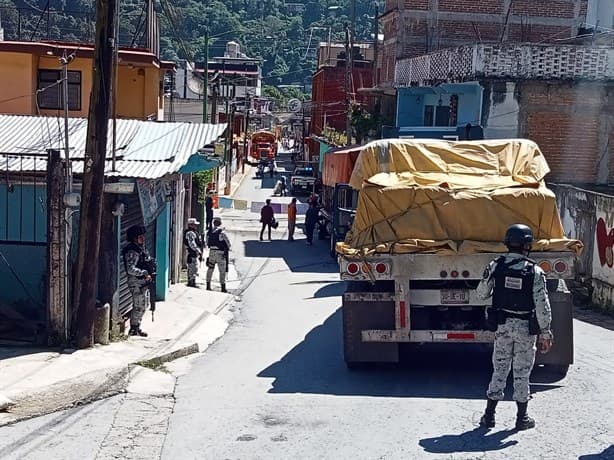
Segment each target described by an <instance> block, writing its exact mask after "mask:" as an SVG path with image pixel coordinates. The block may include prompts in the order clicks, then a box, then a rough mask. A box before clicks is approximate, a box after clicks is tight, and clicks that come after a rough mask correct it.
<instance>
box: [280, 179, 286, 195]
mask: <svg viewBox="0 0 614 460" xmlns="http://www.w3.org/2000/svg"><path fill="white" fill-rule="evenodd" d="M279 182H280V183H281V187H280V188H281V196H287V195H288V186H287V185H286V176H283V175H282V176H280V177H279Z"/></svg>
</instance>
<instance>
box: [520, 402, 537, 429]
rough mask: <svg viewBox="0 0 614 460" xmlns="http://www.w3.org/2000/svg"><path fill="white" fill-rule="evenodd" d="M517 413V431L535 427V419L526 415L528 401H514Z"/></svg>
mask: <svg viewBox="0 0 614 460" xmlns="http://www.w3.org/2000/svg"><path fill="white" fill-rule="evenodd" d="M516 405H517V406H518V413H517V414H516V429H517V430H519V431H522V430H529V429H531V428H535V420H534V419H533V418H531V417H529V416H528V415H527V406H528V405H529V403H526V402H524V403H521V402H516Z"/></svg>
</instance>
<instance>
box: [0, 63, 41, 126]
mask: <svg viewBox="0 0 614 460" xmlns="http://www.w3.org/2000/svg"><path fill="white" fill-rule="evenodd" d="M32 60H33V59H32V56H31V55H28V54H21V53H0V113H8V114H15V115H30V114H32V113H33V112H32V111H33V110H34V100H33V97H32V95H33V94H34V92H35V91H36V80H32V77H31V76H32V75H33V74H34V71H33V70H32V69H33V63H32Z"/></svg>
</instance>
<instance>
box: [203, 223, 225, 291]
mask: <svg viewBox="0 0 614 460" xmlns="http://www.w3.org/2000/svg"><path fill="white" fill-rule="evenodd" d="M207 246H209V257H207V290H208V291H210V290H211V278H213V269H214V268H215V265H216V264H217V268H218V270H219V272H220V285H221V287H222V289H221V290H222V292H226V272H227V271H228V251H230V240H229V239H228V236H226V234H225V233H224V229H223V228H222V219H220V218H219V217H215V218H214V219H213V228H212V229H211V230H209V232H208V233H207Z"/></svg>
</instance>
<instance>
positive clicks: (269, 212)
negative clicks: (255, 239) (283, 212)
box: [260, 199, 275, 241]
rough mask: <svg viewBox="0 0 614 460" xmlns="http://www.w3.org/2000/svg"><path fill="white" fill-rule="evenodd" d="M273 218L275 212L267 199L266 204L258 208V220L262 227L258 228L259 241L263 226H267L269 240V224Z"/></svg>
mask: <svg viewBox="0 0 614 460" xmlns="http://www.w3.org/2000/svg"><path fill="white" fill-rule="evenodd" d="M274 220H275V213H274V212H273V207H272V206H271V200H269V199H267V200H266V204H265V205H264V206H263V207H262V209H261V210H260V222H261V223H262V229H261V230H260V241H262V235H263V234H264V229H265V227H268V228H269V241H271V224H272V223H273V221H274Z"/></svg>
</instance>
